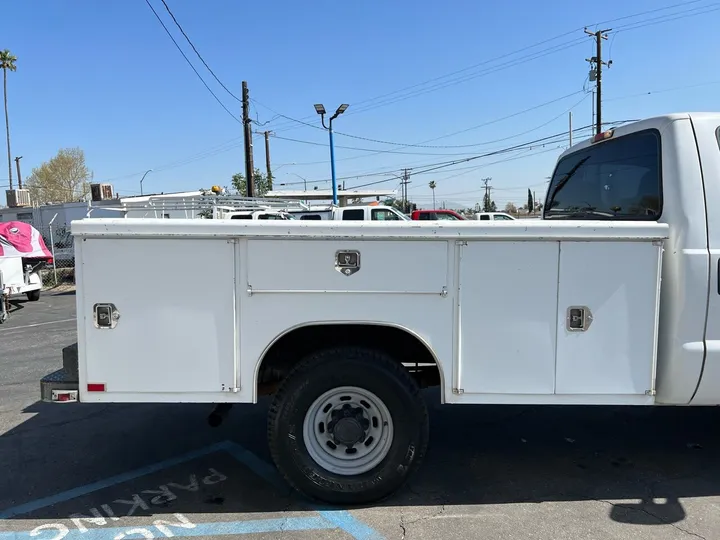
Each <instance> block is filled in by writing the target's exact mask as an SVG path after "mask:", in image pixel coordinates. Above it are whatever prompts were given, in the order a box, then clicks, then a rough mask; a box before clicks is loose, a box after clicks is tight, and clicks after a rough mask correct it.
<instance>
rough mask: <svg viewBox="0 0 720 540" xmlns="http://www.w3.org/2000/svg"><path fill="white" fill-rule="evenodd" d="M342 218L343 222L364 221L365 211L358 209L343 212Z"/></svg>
mask: <svg viewBox="0 0 720 540" xmlns="http://www.w3.org/2000/svg"><path fill="white" fill-rule="evenodd" d="M342 218H343V221H363V220H364V219H365V210H362V209H357V208H353V209H349V210H343V214H342Z"/></svg>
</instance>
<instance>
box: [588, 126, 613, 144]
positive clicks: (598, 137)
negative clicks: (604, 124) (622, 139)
mask: <svg viewBox="0 0 720 540" xmlns="http://www.w3.org/2000/svg"><path fill="white" fill-rule="evenodd" d="M614 134H615V131H614V130H612V129H609V130H607V131H603V132H602V133H598V134H597V135H595V136H594V137H593V140H592V142H593V143H596V142H600V141H605V140H607V139H609V138H611V137H612V136H613V135H614Z"/></svg>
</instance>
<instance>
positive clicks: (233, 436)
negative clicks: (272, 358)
mask: <svg viewBox="0 0 720 540" xmlns="http://www.w3.org/2000/svg"><path fill="white" fill-rule="evenodd" d="M74 306H75V297H74V295H73V294H71V293H69V294H60V295H47V294H46V295H43V296H42V298H41V300H40V301H39V302H33V303H29V302H28V303H18V304H16V306H15V308H14V309H13V311H12V313H11V317H10V320H9V321H8V323H6V324H4V325H2V326H0V370H1V371H0V373H1V374H2V375H0V540H11V539H12V540H15V539H25V538H36V539H40V540H49V539H57V540H60V539H62V538H68V539H81V538H82V539H91V540H95V539H105V538H108V539H118V540H121V539H124V538H128V539H130V538H167V537H195V538H218V539H219V538H228V537H243V538H249V539H266V538H268V539H269V538H293V539H300V540H303V539H313V540H324V539H335V538H337V539H342V538H363V539H380V538H388V539H391V538H392V539H395V538H397V539H403V538H406V539H414V538H417V539H423V538H425V539H435V538H449V539H455V538H457V539H465V538H492V539H498V540H499V539H553V540H558V539H568V540H570V539H572V540H579V539H628V540H629V539H648V540H651V539H652V540H663V539H680V538H689V537H694V538H705V539H708V540H710V539H719V538H720V462H719V460H718V456H719V455H720V452H718V450H720V434H719V428H718V426H720V411H718V410H716V409H714V408H708V409H681V408H673V409H669V408H668V409H661V408H656V409H646V408H608V407H602V408H601V407H594V408H593V407H545V408H542V407H468V406H465V407H458V406H455V407H453V406H440V405H438V404H437V403H438V395H437V393H433V392H430V393H428V395H427V399H428V402H429V404H430V408H431V430H432V439H431V446H430V450H429V453H428V456H427V459H426V461H425V463H424V465H423V467H422V469H421V470H420V471H419V472H418V474H417V475H416V476H415V477H414V478H413V479H412V481H411V482H410V484H409V485H408V486H407V487H406V488H404V489H403V490H402V491H401V492H399V493H398V494H397V495H396V496H394V497H392V498H391V499H389V500H386V501H383V502H381V503H378V504H377V505H374V506H372V507H364V508H322V507H317V506H314V505H313V504H311V503H310V502H308V501H306V500H305V499H303V498H302V497H300V496H298V495H297V494H295V493H294V492H292V491H291V490H290V489H289V488H288V487H287V486H286V485H285V484H284V483H283V482H282V480H281V479H279V478H278V475H277V473H276V471H275V468H274V467H273V466H272V464H271V462H270V458H269V455H268V450H267V447H266V441H265V413H266V410H267V402H266V401H263V402H262V403H261V404H259V405H257V406H236V407H235V408H234V409H233V410H232V411H231V413H230V415H229V417H228V418H227V420H226V422H225V423H224V424H223V425H222V426H220V427H218V428H214V429H213V428H210V427H209V426H208V425H207V422H206V417H207V414H208V413H209V407H208V406H207V405H183V404H170V405H154V404H142V405H93V404H56V405H55V404H44V403H40V402H38V399H39V380H40V378H41V377H42V376H43V375H45V374H46V373H48V372H50V371H53V370H55V369H57V368H58V367H59V366H60V363H61V349H62V347H64V346H66V345H69V344H71V343H73V342H74V341H75V340H76V338H75V322H74V316H75V314H74Z"/></svg>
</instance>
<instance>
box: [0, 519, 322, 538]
mask: <svg viewBox="0 0 720 540" xmlns="http://www.w3.org/2000/svg"><path fill="white" fill-rule="evenodd" d="M158 521H162V520H158ZM161 526H163V525H161ZM164 527H165V528H166V530H170V531H172V536H177V537H194V536H229V535H234V534H238V535H240V534H260V533H273V532H275V533H277V532H283V531H287V532H294V531H314V530H315V531H317V530H328V529H334V528H336V527H335V525H334V524H333V523H331V522H329V521H326V520H325V519H323V518H321V517H304V518H279V519H256V520H252V521H218V522H213V523H189V524H183V525H178V526H177V527H173V528H172V529H170V528H169V527H168V526H167V525H164ZM155 529H157V526H154V527H153V526H142V525H141V526H137V527H105V528H102V529H88V530H87V531H85V532H83V531H79V530H77V529H73V530H68V531H67V533H65V531H63V533H64V536H62V538H63V540H79V539H81V538H82V539H83V540H108V539H118V540H124V539H125V538H128V539H129V538H155V537H156V536H155V535H156V534H158V531H157V530H155ZM56 531H57V530H55V531H53V532H56ZM28 534H29V532H27V531H23V532H15V531H12V532H4V533H0V540H21V539H23V538H27V535H28ZM56 534H57V532H56ZM21 535H22V536H21ZM150 535H152V536H150ZM163 537H166V535H165V534H163V535H162V536H160V538H163Z"/></svg>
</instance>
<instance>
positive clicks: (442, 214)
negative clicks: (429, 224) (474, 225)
mask: <svg viewBox="0 0 720 540" xmlns="http://www.w3.org/2000/svg"><path fill="white" fill-rule="evenodd" d="M410 219H412V220H414V221H415V220H417V221H439V220H449V221H460V220H464V219H465V218H464V217H463V216H461V215H460V214H458V213H457V212H455V211H454V210H445V209H440V210H414V211H413V212H412V213H411V214H410Z"/></svg>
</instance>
